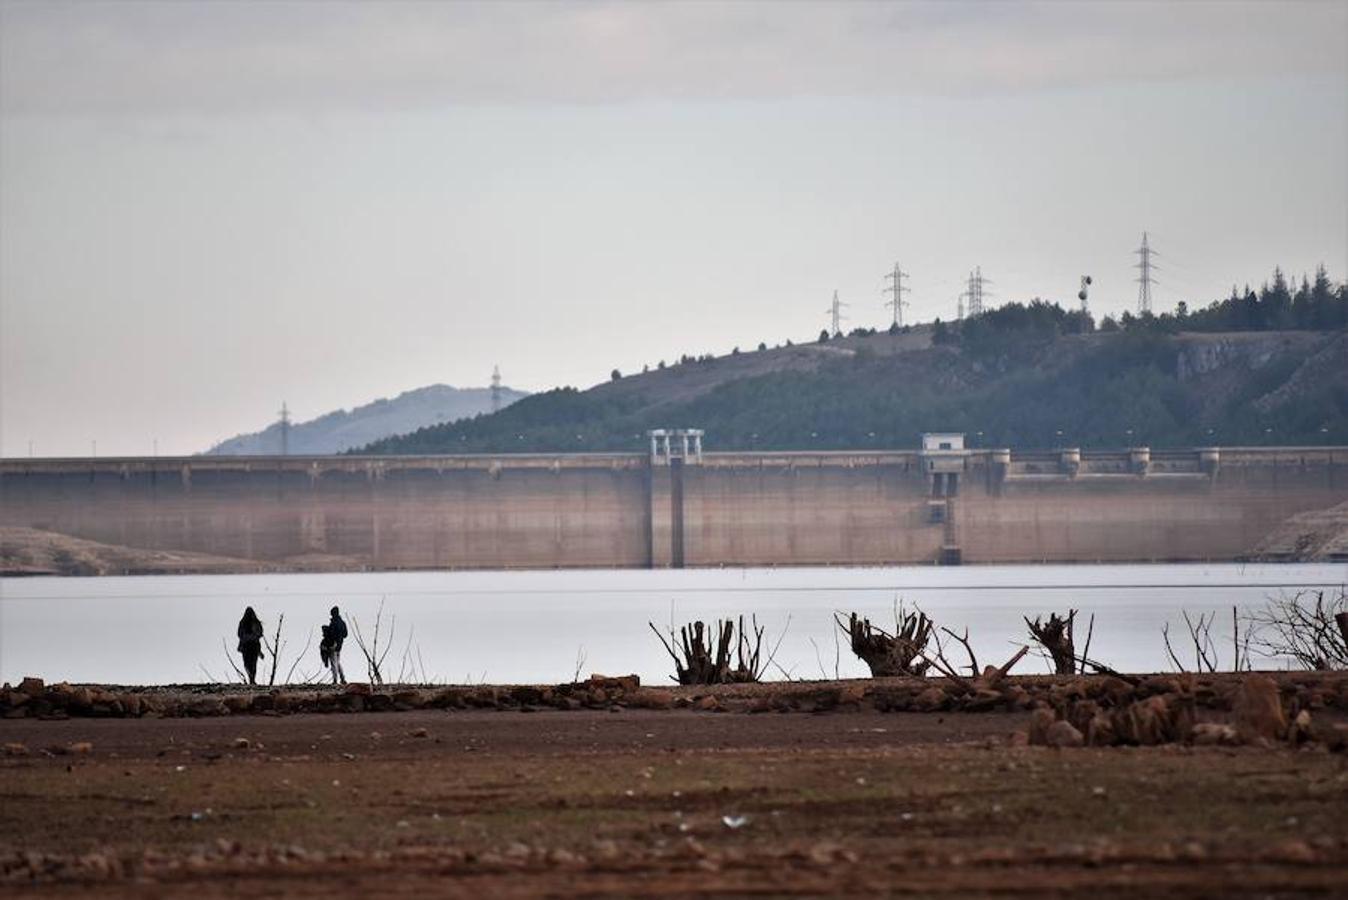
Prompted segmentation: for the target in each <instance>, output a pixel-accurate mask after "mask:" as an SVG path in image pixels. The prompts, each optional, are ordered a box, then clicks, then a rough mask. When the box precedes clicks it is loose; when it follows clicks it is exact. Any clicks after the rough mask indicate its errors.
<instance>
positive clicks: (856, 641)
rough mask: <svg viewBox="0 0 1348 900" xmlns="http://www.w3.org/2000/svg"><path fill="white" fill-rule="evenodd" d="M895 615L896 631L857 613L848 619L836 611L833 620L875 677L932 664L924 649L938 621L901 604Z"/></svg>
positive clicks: (921, 669) (915, 670)
mask: <svg viewBox="0 0 1348 900" xmlns="http://www.w3.org/2000/svg"><path fill="white" fill-rule="evenodd" d="M894 618H895V620H896V628H895V633H894V634H890V633H889V632H887V631H885V630H884V629H883V628H879V627H876V626H875V625H872V624H871V620H870V619H863V618H861V617H860V616H858V615H857V614H856V613H852V614H851V616H850V617H849V618H848V620H847V621H846V622H843V620H842V619H841V618H840V617H839V616H838V614H837V613H834V614H833V621H834V622H836V623H837V625H838V628H839V629H840V630H841V631H842V632H843V633H844V634H846V635H847V636H848V638H849V639H850V640H851V642H852V652H853V653H855V654H856V655H857V656H858V657H859V658H860V659H861V661H862V662H864V663H865V664H866V665H867V666H869V667H870V670H871V676H872V677H874V678H884V677H887V676H891V675H922V674H924V673H925V672H926V671H927V669H928V668H929V667H930V666H931V661H930V660H929V659H928V658H927V657H926V655H925V653H926V649H927V644H928V642H929V641H930V640H931V636H932V628H933V627H934V625H935V623H933V622H932V620H931V619H930V618H928V617H927V614H926V613H924V612H922V610H920V609H914V610H913V611H912V612H905V611H904V609H903V608H902V607H900V608H899V609H897V610H896V611H895V614H894Z"/></svg>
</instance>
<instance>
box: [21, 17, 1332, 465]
mask: <svg viewBox="0 0 1348 900" xmlns="http://www.w3.org/2000/svg"><path fill="white" fill-rule="evenodd" d="M1144 229H1146V230H1148V231H1150V232H1151V235H1152V243H1153V245H1154V246H1155V247H1156V248H1157V249H1158V250H1159V251H1160V253H1161V254H1162V256H1161V257H1160V258H1159V260H1158V263H1159V264H1160V266H1161V267H1162V270H1161V271H1160V272H1159V273H1158V277H1159V278H1160V281H1161V283H1160V285H1159V286H1158V288H1157V289H1156V292H1155V297H1156V305H1157V306H1158V307H1167V308H1168V307H1171V306H1173V304H1174V303H1175V302H1176V301H1177V300H1180V299H1184V300H1187V301H1188V302H1189V303H1190V304H1191V305H1192V304H1194V303H1206V302H1207V301H1209V300H1212V299H1215V298H1217V297H1220V296H1223V295H1225V294H1226V293H1228V292H1229V290H1230V288H1231V285H1232V283H1240V284H1244V283H1246V282H1250V283H1253V284H1258V283H1259V282H1261V281H1262V280H1264V279H1265V278H1266V277H1267V275H1268V273H1269V272H1270V271H1271V270H1272V268H1273V266H1274V265H1278V264H1281V265H1282V266H1284V267H1285V268H1286V269H1288V270H1290V272H1292V273H1293V274H1295V275H1296V276H1298V277H1299V276H1300V274H1301V273H1302V272H1310V271H1313V269H1314V267H1315V266H1316V264H1318V263H1320V262H1324V263H1325V264H1326V265H1327V266H1328V267H1329V269H1330V272H1331V275H1333V277H1335V278H1336V279H1342V278H1343V277H1344V275H1345V272H1348V2H1341V0H1324V2H1311V3H1294V2H1276V3H1275V2H1256V3H1224V2H1187V3H1163V4H1159V3H1158V4H1148V3H1145V2H1127V3H1120V4H1114V3H1089V2H1083V3H1066V2H1050V3H1043V4H1017V3H1009V2H987V3H949V2H946V3H937V4H930V5H928V4H917V3H865V4H860V3H858V4H849V3H844V2H829V3H822V4H811V3H804V2H794V3H783V4H778V5H774V4H770V3H768V2H752V3H743V4H734V3H710V2H699V3H626V4H624V3H560V2H550V3H543V4H533V3H524V2H515V3H510V2H506V3H493V4H482V5H477V4H473V3H467V2H456V3H440V4H437V3H431V2H412V3H406V4H399V3H396V2H380V3H352V4H342V3H334V2H325V3H316V2H299V3H292V4H288V3H284V2H278V0H268V2H243V0H235V2H198V3H192V2H181V3H168V2H151V3H143V4H131V3H119V2H115V0H100V2H93V0H86V2H76V3H60V2H34V3H29V2H15V0H0V454H4V455H8V456H22V455H26V454H27V453H28V452H29V450H28V448H29V442H30V441H31V442H32V446H33V449H34V452H35V453H36V454H37V455H40V456H41V455H57V454H77V455H84V454H87V453H89V452H90V449H91V442H92V441H95V440H96V441H97V442H98V453H99V455H114V454H148V453H150V452H151V449H152V447H153V446H154V442H155V441H156V439H157V441H158V448H159V451H160V452H161V453H191V452H196V451H200V450H203V449H205V448H206V447H207V446H209V445H210V444H212V443H214V442H215V441H217V440H219V439H221V438H224V437H228V436H230V435H232V434H235V433H237V432H240V431H250V430H254V429H257V428H261V427H263V426H265V425H266V424H268V422H269V421H270V420H271V419H272V418H273V417H274V413H275V411H276V410H277V409H279V407H280V405H281V403H282V401H286V402H287V403H288V404H289V405H290V408H291V410H292V411H293V412H294V414H295V415H296V417H297V418H300V419H306V418H310V417H312V416H315V415H318V414H321V413H323V412H326V411H329V410H331V409H335V408H341V407H350V406H353V405H356V404H359V403H364V402H368V401H369V400H372V399H374V398H376V397H380V396H390V395H392V394H396V393H398V392H400V391H403V390H407V389H410V388H414V387H418V386H421V385H425V384H429V383H434V382H445V383H449V384H454V385H459V386H474V385H482V384H485V383H486V382H487V380H488V378H489V375H490V372H491V368H492V366H493V365H494V364H497V363H499V364H500V366H501V371H502V373H503V375H504V379H505V381H506V383H507V384H510V385H511V386H514V387H519V388H523V389H527V390H538V389H543V388H548V387H552V386H555V385H559V384H574V385H578V386H588V385H590V384H592V383H594V382H596V381H599V380H602V379H604V378H606V377H607V375H608V372H609V370H610V369H612V368H613V367H615V366H616V367H618V368H620V369H622V370H623V371H630V370H634V369H640V367H641V365H642V364H643V363H650V364H654V363H655V362H656V361H658V360H659V359H661V358H664V359H673V358H676V357H678V356H679V355H680V354H681V353H684V352H693V353H701V352H718V353H720V352H727V351H729V350H730V348H731V347H732V346H735V345H739V346H741V347H750V346H754V345H756V344H757V343H758V342H759V341H760V340H766V341H768V342H769V343H776V342H778V341H781V340H783V339H785V338H787V337H791V338H794V339H796V340H800V339H803V338H808V337H809V336H811V335H814V334H817V333H818V331H819V329H820V328H821V327H822V326H823V325H824V324H825V323H826V316H825V314H824V311H825V308H826V306H827V304H828V301H829V299H830V297H831V294H832V292H833V291H834V290H835V289H836V290H838V291H839V293H840V295H841V297H842V299H843V300H844V301H846V302H848V303H850V304H851V305H850V307H849V308H848V309H847V313H848V314H849V315H850V317H851V318H850V319H849V321H848V322H847V323H846V324H847V325H848V326H849V327H851V326H856V325H875V326H883V325H885V324H887V322H888V319H889V313H888V311H887V310H885V309H884V307H883V306H882V303H883V301H884V297H883V296H882V294H881V288H882V287H883V285H884V281H883V274H884V272H885V271H886V270H887V269H888V268H889V267H891V266H892V265H893V263H894V262H895V260H899V261H901V262H902V265H903V267H904V269H905V270H906V271H908V272H910V273H911V275H912V278H911V282H910V284H911V287H912V294H911V296H910V299H911V301H912V307H911V309H910V310H908V315H909V316H910V317H914V318H917V319H923V320H929V319H931V318H933V317H935V316H941V317H944V318H950V317H951V316H953V314H954V312H955V301H956V296H957V295H958V293H959V292H960V290H961V287H962V279H963V278H964V277H965V276H966V275H967V273H968V272H969V270H970V269H972V268H973V267H974V266H975V265H979V266H981V267H982V269H983V272H984V274H985V275H986V276H987V277H988V278H990V279H992V282H993V284H992V285H990V290H992V291H993V292H994V293H995V296H994V302H1003V301H1007V300H1027V299H1029V298H1031V297H1034V296H1036V295H1038V296H1043V297H1045V298H1051V299H1060V300H1062V301H1064V302H1067V301H1072V300H1074V294H1075V291H1076V283H1077V279H1078V276H1079V275H1081V274H1084V273H1090V274H1092V275H1093V276H1094V277H1095V282H1096V287H1095V290H1094V293H1093V295H1092V299H1091V303H1092V309H1093V310H1094V311H1095V312H1096V313H1097V315H1101V314H1103V313H1107V312H1109V313H1118V312H1120V311H1122V310H1124V309H1129V308H1133V307H1134V305H1135V302H1136V290H1137V288H1136V285H1135V284H1134V283H1133V282H1132V278H1133V277H1134V276H1135V274H1136V273H1135V272H1134V271H1133V270H1132V269H1131V268H1130V266H1131V265H1132V263H1133V262H1134V261H1135V257H1134V256H1133V255H1132V251H1133V250H1134V249H1135V248H1136V247H1137V245H1138V242H1139V240H1140V237H1141V233H1142V231H1143V230H1144Z"/></svg>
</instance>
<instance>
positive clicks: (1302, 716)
mask: <svg viewBox="0 0 1348 900" xmlns="http://www.w3.org/2000/svg"><path fill="white" fill-rule="evenodd" d="M1311 737H1312V731H1311V714H1310V711H1309V710H1305V709H1303V710H1302V711H1301V712H1299V713H1297V714H1296V718H1294V719H1293V720H1292V724H1291V725H1289V726H1287V740H1288V742H1289V743H1292V744H1304V743H1306V742H1307V741H1309V740H1311Z"/></svg>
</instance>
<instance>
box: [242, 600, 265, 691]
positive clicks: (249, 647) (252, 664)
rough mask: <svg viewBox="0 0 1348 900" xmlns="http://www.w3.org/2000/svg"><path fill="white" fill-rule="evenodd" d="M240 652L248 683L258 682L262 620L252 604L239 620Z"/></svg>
mask: <svg viewBox="0 0 1348 900" xmlns="http://www.w3.org/2000/svg"><path fill="white" fill-rule="evenodd" d="M239 653H240V654H241V655H242V656H243V668H244V671H245V672H247V673H248V683H249V684H257V661H258V659H260V658H261V656H262V620H261V619H259V618H258V617H257V613H255V612H253V608H252V607H251V606H250V607H248V608H247V609H245V610H244V611H243V618H242V619H240V620H239Z"/></svg>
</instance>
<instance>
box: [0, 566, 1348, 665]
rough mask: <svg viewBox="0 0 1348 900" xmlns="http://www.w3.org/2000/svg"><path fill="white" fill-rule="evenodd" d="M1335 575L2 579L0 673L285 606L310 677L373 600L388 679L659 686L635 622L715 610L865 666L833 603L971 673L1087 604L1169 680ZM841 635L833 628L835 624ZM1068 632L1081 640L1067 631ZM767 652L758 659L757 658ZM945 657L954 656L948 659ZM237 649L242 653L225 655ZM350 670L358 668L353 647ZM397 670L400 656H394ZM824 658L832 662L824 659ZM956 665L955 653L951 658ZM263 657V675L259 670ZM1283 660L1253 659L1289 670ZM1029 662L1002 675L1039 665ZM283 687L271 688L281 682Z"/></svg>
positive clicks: (803, 655) (1282, 569) (1279, 569)
mask: <svg viewBox="0 0 1348 900" xmlns="http://www.w3.org/2000/svg"><path fill="white" fill-rule="evenodd" d="M1345 582H1348V566H1345V565H1342V564H1335V565H1274V564H1266V565H1241V564H1213V565H1202V564H1200V565H1119V566H1111V565H1098V566H1086V565H1078V566H969V567H963V568H934V567H920V568H916V567H913V568H874V569H733V570H731V569H720V570H682V571H669V570H664V571H547V572H416V573H368V574H333V575H213V576H154V577H112V578H25V579H0V681H9V682H15V681H17V680H18V679H19V678H21V677H23V676H25V675H38V676H41V677H44V678H46V679H48V680H49V681H54V680H68V681H72V682H104V683H118V684H168V683H183V682H200V681H205V680H206V679H207V676H206V675H205V674H203V670H205V672H209V673H210V675H211V676H212V677H213V678H215V679H226V678H228V677H230V676H231V675H232V673H231V671H230V668H229V664H228V663H227V662H226V661H225V650H224V649H223V646H222V644H223V645H227V646H228V647H229V649H230V650H232V649H233V647H234V643H235V640H234V637H233V635H234V629H235V625H236V623H237V622H238V619H239V616H240V615H241V614H242V612H243V609H244V607H245V606H248V605H251V606H253V607H254V608H255V609H256V610H257V612H258V614H259V615H260V616H261V618H262V620H263V622H264V623H265V624H266V626H267V629H268V632H269V633H270V632H271V630H272V629H273V628H274V627H275V623H276V617H277V616H278V614H281V613H284V614H285V630H284V633H283V636H282V637H283V640H285V641H286V642H287V646H286V647H285V648H284V652H283V653H282V660H281V666H280V669H281V677H284V675H285V673H286V671H288V670H289V669H290V668H291V663H292V661H293V660H294V658H295V656H296V655H298V654H299V653H300V651H301V650H302V649H303V648H304V645H305V643H306V641H310V645H309V647H308V649H307V651H305V653H304V655H303V658H302V659H301V660H300V662H299V664H298V666H297V668H296V669H295V673H296V680H299V679H300V677H301V676H302V675H312V674H314V673H316V672H317V671H318V668H319V664H318V650H317V644H318V641H317V631H318V626H319V625H321V624H322V623H323V622H325V621H326V618H327V610H328V608H329V607H330V606H332V605H334V604H336V605H338V606H340V607H341V608H342V610H343V612H344V614H345V615H346V616H347V618H348V621H350V620H352V619H354V620H355V621H356V622H358V623H359V625H360V627H361V630H362V632H363V633H364V634H365V635H366V637H367V639H368V638H369V637H370V636H371V632H372V630H373V626H374V622H375V615H376V611H377V610H378V609H379V607H380V604H381V603H382V604H383V610H384V613H383V629H382V633H381V643H382V642H383V641H384V640H385V638H386V637H387V635H388V634H389V631H390V628H391V629H392V649H391V651H390V652H389V654H388V658H387V661H386V662H385V665H384V670H385V671H384V674H385V677H386V679H393V678H396V677H397V676H398V675H399V673H400V670H405V672H404V674H405V675H406V677H407V678H408V679H409V680H411V679H412V678H413V675H415V678H416V679H417V680H420V678H421V673H422V671H423V670H424V672H425V676H426V678H427V679H428V680H431V681H434V682H446V683H464V682H468V681H472V682H480V681H483V680H485V681H487V682H492V683H510V682H524V683H529V682H537V683H555V682H562V681H569V680H571V678H572V677H573V675H574V674H575V673H576V671H577V670H578V669H579V671H580V674H581V676H582V677H584V676H586V675H588V674H589V673H591V672H602V673H605V674H626V673H629V672H635V673H638V674H639V675H641V677H642V679H643V681H645V682H648V683H652V684H660V683H667V682H668V681H669V674H670V673H671V672H672V671H673V670H672V667H671V665H670V662H669V659H668V657H667V655H666V653H665V651H664V649H663V648H662V647H661V646H660V643H659V641H658V640H657V639H656V637H655V635H653V634H652V633H651V631H650V629H649V628H648V626H647V622H648V621H653V622H655V623H656V625H657V626H658V627H660V628H662V629H668V626H669V624H670V623H671V621H672V622H674V623H675V624H676V625H677V624H682V623H684V622H688V621H691V620H693V619H697V618H702V619H708V620H709V619H711V618H713V617H716V616H718V615H728V614H735V615H739V614H744V615H745V616H746V618H747V617H749V616H757V619H758V622H759V624H760V625H762V626H764V628H765V629H766V634H767V637H766V639H765V641H764V643H765V645H769V644H772V645H775V644H776V643H777V641H778V640H779V639H780V641H781V643H780V647H779V649H778V651H777V655H776V662H777V664H778V665H779V666H780V668H777V666H774V667H773V668H772V669H771V670H770V671H769V673H768V677H769V678H771V679H782V678H785V677H793V678H804V679H811V678H821V677H825V676H827V677H833V676H834V674H835V671H836V673H837V674H838V675H841V676H842V677H855V676H864V675H866V674H868V673H867V671H866V668H865V666H864V665H863V664H862V663H861V662H860V661H859V660H857V659H855V658H854V657H853V656H852V655H851V653H850V651H849V650H848V647H847V645H846V640H845V638H843V639H841V640H839V641H837V642H835V635H836V634H837V629H836V628H835V627H834V626H833V620H832V614H833V613H834V611H838V612H840V613H843V614H844V615H845V614H846V613H848V612H851V611H856V612H858V613H861V614H864V615H866V616H869V617H870V618H871V619H872V621H873V622H875V623H876V624H878V625H881V626H882V627H887V628H888V627H892V623H893V609H894V604H895V602H896V601H900V600H901V601H903V602H904V603H906V604H910V605H911V604H914V603H916V604H917V605H919V606H920V607H921V608H922V609H923V610H925V611H926V612H927V613H928V614H929V615H931V616H932V617H933V618H934V619H935V620H936V621H937V622H938V623H939V624H941V625H946V626H948V627H950V628H952V629H954V630H955V631H957V632H961V633H962V632H963V630H964V629H965V628H966V627H967V628H968V629H969V635H970V641H971V643H972V644H973V646H974V648H975V650H976V651H977V653H978V657H979V662H980V663H981V664H989V663H996V664H999V663H1001V662H1003V661H1004V660H1005V659H1006V658H1007V657H1009V656H1010V655H1011V654H1012V653H1013V652H1014V651H1015V649H1017V648H1018V647H1019V645H1020V644H1021V643H1023V642H1024V640H1025V634H1026V628H1025V623H1024V622H1023V621H1022V619H1021V616H1022V615H1029V616H1031V617H1034V616H1035V615H1037V614H1044V615H1046V614H1047V613H1049V612H1052V611H1059V612H1061V611H1065V610H1066V609H1067V608H1069V607H1073V608H1077V609H1080V610H1081V613H1080V621H1081V625H1080V626H1079V631H1078V634H1081V632H1082V631H1084V627H1085V620H1086V618H1088V617H1089V616H1090V615H1091V614H1094V615H1095V631H1094V637H1093V640H1092V644H1091V657H1092V658H1094V659H1098V660H1100V661H1101V662H1104V663H1106V664H1108V665H1111V666H1113V667H1114V668H1117V669H1120V670H1124V671H1131V672H1149V671H1170V670H1172V669H1173V665H1172V664H1171V663H1170V662H1169V660H1168V658H1167V656H1166V653H1165V646H1164V643H1163V641H1162V637H1161V629H1162V627H1163V626H1164V625H1165V623H1167V622H1170V623H1172V624H1171V632H1172V636H1173V635H1174V634H1175V630H1176V629H1178V630H1179V636H1180V642H1177V643H1176V648H1177V649H1179V648H1180V644H1181V643H1184V644H1185V645H1187V637H1185V631H1184V625H1183V621H1182V619H1181V610H1187V611H1188V612H1189V613H1190V615H1191V616H1196V615H1198V614H1200V613H1209V612H1215V613H1217V624H1216V625H1215V626H1214V628H1213V636H1214V639H1215V640H1216V641H1217V646H1218V652H1219V654H1220V659H1221V664H1222V666H1227V665H1229V660H1230V654H1231V649H1230V646H1231V645H1230V635H1231V629H1232V626H1231V610H1232V607H1233V606H1234V607H1236V608H1237V609H1238V610H1239V611H1240V612H1241V614H1245V613H1248V612H1249V611H1250V610H1252V609H1255V608H1257V607H1260V606H1262V605H1263V604H1264V603H1265V601H1266V600H1267V599H1268V598H1271V597H1278V596H1284V595H1291V594H1295V593H1296V592H1298V591H1302V590H1326V591H1328V592H1330V593H1337V591H1338V590H1339V589H1340V588H1341V587H1342V586H1343V585H1344V584H1345ZM838 637H839V638H842V636H841V635H838ZM1080 640H1081V637H1079V638H1078V641H1080ZM765 654H766V650H765ZM958 655H959V654H958V653H957V654H955V655H952V661H953V659H954V658H955V656H958ZM236 658H237V657H236ZM343 658H344V661H345V664H346V670H347V675H348V677H349V678H351V679H352V680H357V679H362V678H363V669H364V665H363V661H361V659H360V653H359V650H358V649H357V648H356V646H355V643H354V641H351V642H349V644H348V649H347V650H346V651H345V652H344V653H343ZM405 658H406V660H407V662H406V665H404V662H403V661H404V659H405ZM835 659H836V663H835ZM961 662H962V657H961ZM268 665H269V660H264V661H263V664H262V666H261V667H260V670H261V671H262V672H264V673H265V671H266V670H267V667H268ZM1285 665H1286V663H1285V661H1282V660H1264V661H1262V665H1260V667H1263V668H1283V667H1285ZM1047 668H1048V666H1047V663H1046V662H1045V661H1043V660H1041V659H1037V658H1028V659H1026V660H1025V661H1024V662H1022V663H1021V666H1020V667H1019V668H1018V669H1017V670H1016V671H1017V672H1022V673H1031V672H1043V671H1047ZM278 680H280V679H279V678H278Z"/></svg>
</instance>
